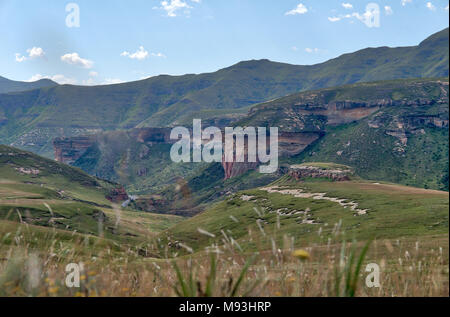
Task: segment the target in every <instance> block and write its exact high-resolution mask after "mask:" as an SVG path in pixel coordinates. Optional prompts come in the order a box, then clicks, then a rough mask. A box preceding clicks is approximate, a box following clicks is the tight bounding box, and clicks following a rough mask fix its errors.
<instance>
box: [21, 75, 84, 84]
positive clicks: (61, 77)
mask: <svg viewBox="0 0 450 317" xmlns="http://www.w3.org/2000/svg"><path fill="white" fill-rule="evenodd" d="M41 79H51V80H53V81H55V82H57V83H58V84H61V85H65V84H69V85H75V84H76V83H77V80H76V79H74V78H68V77H66V76H64V75H60V74H58V75H53V76H47V75H41V74H36V75H33V76H31V78H30V79H28V80H27V81H28V82H33V81H37V80H41Z"/></svg>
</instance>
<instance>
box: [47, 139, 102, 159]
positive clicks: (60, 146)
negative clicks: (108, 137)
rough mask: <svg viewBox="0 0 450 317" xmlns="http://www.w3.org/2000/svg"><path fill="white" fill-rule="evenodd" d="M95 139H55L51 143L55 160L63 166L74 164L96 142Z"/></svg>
mask: <svg viewBox="0 0 450 317" xmlns="http://www.w3.org/2000/svg"><path fill="white" fill-rule="evenodd" d="M96 139H97V138H96V136H95V135H91V136H79V137H71V138H57V139H55V140H54V141H53V147H54V150H55V160H56V161H58V162H61V163H64V164H72V163H74V162H75V161H76V160H77V159H79V158H80V157H81V156H82V155H83V154H84V153H85V152H86V150H87V149H88V148H90V147H91V146H92V145H93V144H94V143H95V142H96Z"/></svg>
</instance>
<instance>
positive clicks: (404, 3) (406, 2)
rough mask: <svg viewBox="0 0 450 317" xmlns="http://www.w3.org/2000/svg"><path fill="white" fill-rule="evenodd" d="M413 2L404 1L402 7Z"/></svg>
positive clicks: (410, 0)
mask: <svg viewBox="0 0 450 317" xmlns="http://www.w3.org/2000/svg"><path fill="white" fill-rule="evenodd" d="M411 2H412V0H402V6H406V5H407V4H408V3H411Z"/></svg>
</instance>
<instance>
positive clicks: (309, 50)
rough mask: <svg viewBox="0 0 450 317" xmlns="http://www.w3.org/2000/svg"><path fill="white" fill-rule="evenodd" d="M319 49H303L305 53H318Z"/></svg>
mask: <svg viewBox="0 0 450 317" xmlns="http://www.w3.org/2000/svg"><path fill="white" fill-rule="evenodd" d="M319 51H320V50H319V49H318V48H309V47H307V48H305V52H306V53H310V54H311V53H319Z"/></svg>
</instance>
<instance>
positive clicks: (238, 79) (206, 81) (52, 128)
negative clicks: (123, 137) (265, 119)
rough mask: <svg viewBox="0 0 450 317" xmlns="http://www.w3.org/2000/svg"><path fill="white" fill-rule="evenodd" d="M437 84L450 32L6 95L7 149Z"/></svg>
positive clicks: (0, 102) (37, 148) (3, 125)
mask: <svg viewBox="0 0 450 317" xmlns="http://www.w3.org/2000/svg"><path fill="white" fill-rule="evenodd" d="M430 76H431V77H442V76H448V29H445V30H443V31H441V32H439V33H437V34H435V35H433V36H431V37H430V38H428V39H427V40H425V41H424V42H422V43H420V44H419V45H418V46H413V47H403V48H387V47H381V48H369V49H364V50H361V51H358V52H355V53H351V54H346V55H343V56H340V57H338V58H335V59H333V60H330V61H328V62H325V63H322V64H317V65H312V66H298V65H289V64H283V63H276V62H271V61H268V60H259V61H255V60H254V61H246V62H241V63H238V64H236V65H233V66H231V67H228V68H225V69H221V70H219V71H217V72H214V73H208V74H199V75H184V76H165V75H163V76H157V77H152V78H149V79H146V80H142V81H137V82H131V83H124V84H119V85H109V86H97V87H79V86H68V85H64V86H57V87H52V88H43V89H39V90H34V91H29V92H23V93H9V94H2V95H1V96H0V142H2V143H4V144H13V145H14V146H17V147H21V148H24V149H28V150H32V151H34V152H37V153H42V154H46V155H51V141H50V140H51V139H52V138H53V137H56V136H71V135H79V134H86V133H89V132H95V131H98V130H114V129H118V128H131V127H135V126H141V127H142V126H160V127H161V126H162V127H164V126H171V125H176V124H190V123H191V122H192V121H191V120H192V118H193V117H197V118H202V119H211V120H214V119H217V118H218V117H219V118H225V121H230V120H235V119H237V118H240V117H241V116H242V115H244V114H245V113H246V111H247V109H248V107H249V106H251V105H253V104H256V103H260V102H263V101H266V100H271V99H274V98H279V97H281V96H285V95H288V94H291V93H294V92H298V91H306V90H311V89H318V88H324V87H333V86H339V85H345V84H351V83H357V82H367V81H374V80H387V79H396V78H411V77H430Z"/></svg>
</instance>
